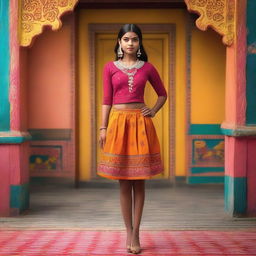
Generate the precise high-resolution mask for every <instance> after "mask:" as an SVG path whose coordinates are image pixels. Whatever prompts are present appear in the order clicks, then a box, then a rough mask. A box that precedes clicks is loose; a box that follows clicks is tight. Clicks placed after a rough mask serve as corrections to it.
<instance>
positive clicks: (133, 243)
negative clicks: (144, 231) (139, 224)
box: [131, 233, 141, 254]
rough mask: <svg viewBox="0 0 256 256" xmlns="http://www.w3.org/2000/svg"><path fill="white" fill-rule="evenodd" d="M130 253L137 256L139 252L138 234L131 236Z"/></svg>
mask: <svg viewBox="0 0 256 256" xmlns="http://www.w3.org/2000/svg"><path fill="white" fill-rule="evenodd" d="M131 252H132V253H133V254H138V253H140V252H141V248H140V239H139V233H134V234H132V241H131Z"/></svg>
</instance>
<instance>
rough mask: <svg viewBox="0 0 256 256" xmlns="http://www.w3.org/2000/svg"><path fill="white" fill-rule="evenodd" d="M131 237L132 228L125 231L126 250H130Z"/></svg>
mask: <svg viewBox="0 0 256 256" xmlns="http://www.w3.org/2000/svg"><path fill="white" fill-rule="evenodd" d="M131 239H132V230H129V231H127V237H126V248H127V252H131Z"/></svg>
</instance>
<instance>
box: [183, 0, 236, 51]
mask: <svg viewBox="0 0 256 256" xmlns="http://www.w3.org/2000/svg"><path fill="white" fill-rule="evenodd" d="M235 1H236V0H185V3H186V5H187V9H188V11H190V12H195V13H197V14H199V15H200V17H199V18H198V19H197V20H196V26H197V27H198V28H199V29H201V30H203V31H205V30H206V29H207V27H208V26H209V27H212V28H213V29H214V30H215V31H216V32H217V33H219V34H220V35H222V36H223V38H222V41H223V43H224V44H225V45H228V46H230V45H232V43H233V41H234V31H235Z"/></svg>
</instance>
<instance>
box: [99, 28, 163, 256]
mask: <svg viewBox="0 0 256 256" xmlns="http://www.w3.org/2000/svg"><path fill="white" fill-rule="evenodd" d="M114 51H115V53H116V60H115V61H109V62H107V63H106V64H105V65H104V69H103V101H102V125H101V127H100V136H99V144H100V147H101V149H102V150H101V159H100V162H99V164H98V168H97V174H98V175H100V176H102V177H105V178H109V179H116V180H119V184H120V203H121V209H122V214H123V218H124V222H125V226H126V231H127V240H126V246H127V251H128V252H131V253H134V254H137V253H140V251H141V248H140V240H139V228H140V222H141V216H142V211H143V206H144V198H145V180H146V179H149V178H151V177H152V176H154V175H156V174H159V173H161V172H163V165H162V161H161V155H160V145H159V140H158V137H157V134H156V130H155V127H154V125H153V121H152V120H151V118H152V117H154V116H155V115H156V113H157V112H158V111H159V109H160V108H161V107H162V106H163V105H164V103H165V101H166V99H167V93H166V90H165V87H164V85H163V82H162V80H161V78H160V76H159V74H158V72H157V70H156V68H155V67H154V66H153V65H152V64H151V63H149V62H148V61H147V60H148V58H147V54H146V52H145V50H144V47H143V44H142V33H141V30H140V28H139V27H138V26H137V25H135V24H125V25H124V26H123V27H122V28H121V29H120V31H119V33H118V37H117V43H116V46H115V50H114ZM147 80H148V81H149V82H150V84H151V85H152V86H153V88H154V90H155V92H156V93H157V95H158V99H157V102H156V103H155V105H154V106H153V107H152V108H150V107H148V106H146V105H145V103H144V88H145V84H146V82H147Z"/></svg>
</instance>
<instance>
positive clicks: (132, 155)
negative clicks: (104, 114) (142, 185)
mask: <svg viewBox="0 0 256 256" xmlns="http://www.w3.org/2000/svg"><path fill="white" fill-rule="evenodd" d="M100 152H101V154H100V161H99V163H98V166H97V174H98V175H100V176H102V177H105V178H109V179H125V180H138V179H149V178H151V177H152V176H154V175H157V174H159V173H162V172H163V164H162V161H161V155H160V144H159V140H158V137H157V134H156V130H155V127H154V124H153V121H152V119H151V117H145V116H143V114H142V113H141V110H140V109H115V108H112V110H111V112H110V115H109V122H108V128H107V131H106V143H105V145H104V147H103V149H102V150H101V151H100Z"/></svg>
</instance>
